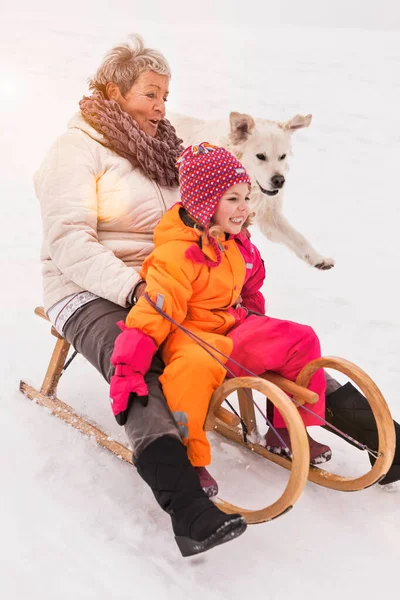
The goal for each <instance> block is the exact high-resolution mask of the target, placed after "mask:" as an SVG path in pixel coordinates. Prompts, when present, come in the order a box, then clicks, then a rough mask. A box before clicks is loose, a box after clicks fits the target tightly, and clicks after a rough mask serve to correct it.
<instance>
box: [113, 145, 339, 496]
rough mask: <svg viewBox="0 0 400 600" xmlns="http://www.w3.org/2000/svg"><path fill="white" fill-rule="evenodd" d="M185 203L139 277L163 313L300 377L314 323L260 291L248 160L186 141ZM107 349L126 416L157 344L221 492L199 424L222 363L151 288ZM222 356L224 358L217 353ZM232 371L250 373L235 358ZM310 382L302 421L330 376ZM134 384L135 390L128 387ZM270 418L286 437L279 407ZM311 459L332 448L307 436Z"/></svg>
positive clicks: (116, 402)
mask: <svg viewBox="0 0 400 600" xmlns="http://www.w3.org/2000/svg"><path fill="white" fill-rule="evenodd" d="M178 166H179V179H180V192H181V203H178V204H175V205H174V206H173V207H172V208H171V209H170V210H169V211H168V212H167V213H166V214H165V215H164V216H163V217H162V219H161V221H160V223H159V224H158V226H157V227H156V229H155V232H154V244H155V249H154V251H153V252H152V253H151V254H150V256H149V257H148V258H147V259H146V260H145V262H144V264H143V268H142V271H141V276H142V277H143V279H145V280H146V283H147V288H146V292H147V294H148V297H149V298H150V300H151V301H152V302H153V303H154V304H155V305H157V307H159V308H161V309H162V310H163V312H164V313H166V314H167V315H168V316H169V317H172V319H173V320H174V321H175V323H179V324H180V325H183V326H184V327H185V328H186V329H188V330H189V331H190V332H193V333H194V334H196V335H197V336H199V337H200V338H201V339H202V340H205V341H206V342H208V343H209V344H211V345H212V346H214V347H215V348H218V349H219V350H220V351H222V352H223V353H224V354H225V355H229V356H230V357H231V358H232V359H234V360H236V361H237V362H239V363H240V364H241V365H242V366H243V367H244V368H247V369H249V370H250V371H252V372H253V373H256V374H257V375H259V374H261V373H263V372H264V371H267V370H271V371H275V372H277V373H279V374H281V375H282V376H284V377H286V378H288V379H290V380H292V381H294V380H295V379H296V377H297V375H298V373H299V372H300V371H301V369H302V368H303V367H304V365H306V364H307V363H308V362H310V361H311V360H313V359H315V358H318V357H320V355H321V354H320V345H319V341H318V338H317V336H316V335H315V333H314V331H313V330H312V329H311V328H310V327H308V326H305V325H300V324H298V323H293V322H291V321H282V320H279V319H273V318H271V317H268V316H265V315H264V312H265V301H264V298H263V296H262V294H261V292H260V288H261V285H262V283H263V281H264V277H265V269H264V264H263V261H262V259H261V256H260V253H259V251H258V250H257V248H256V247H255V246H254V244H252V242H251V241H250V234H249V232H248V230H247V225H248V217H249V190H250V185H251V181H250V178H249V176H248V174H247V173H246V171H245V169H244V167H243V165H242V164H241V163H240V162H239V161H238V160H237V159H236V158H235V157H234V156H233V155H232V154H230V153H229V152H228V151H227V150H225V149H224V148H219V147H216V146H212V145H210V144H208V143H207V142H204V143H202V144H199V145H198V146H190V147H189V148H187V149H186V150H185V151H184V152H183V154H182V155H181V157H180V158H179V160H178ZM120 326H121V329H123V332H122V333H121V334H120V335H119V336H118V338H117V341H116V343H115V347H114V352H113V355H112V358H111V362H112V364H113V365H114V366H115V367H116V371H115V375H114V376H113V377H112V379H111V388H110V395H111V398H112V401H113V411H114V414H115V416H116V418H117V421H118V422H119V423H121V424H123V422H124V420H125V419H126V414H127V412H128V410H129V406H130V403H131V402H134V401H142V402H146V395H147V388H146V384H145V382H144V375H145V374H146V372H147V370H148V369H149V366H150V364H151V360H152V358H153V356H154V354H155V353H156V352H157V350H158V349H160V351H161V356H162V359H163V361H164V363H165V369H164V372H163V375H162V376H161V377H160V381H161V383H162V386H163V390H164V394H165V397H166V399H167V402H168V405H169V407H170V409H171V411H172V414H173V415H174V417H175V420H176V422H177V423H178V426H179V430H180V433H181V436H182V439H183V442H184V444H185V445H186V446H187V452H188V457H189V459H190V461H191V463H192V464H193V466H194V467H195V468H196V469H197V471H198V475H199V478H200V482H201V483H202V486H203V488H204V489H205V490H206V493H208V495H210V496H212V495H215V494H216V493H217V491H218V488H217V484H216V482H215V480H214V479H213V478H212V477H211V476H210V474H209V473H208V472H207V470H206V469H205V466H206V465H208V464H209V463H210V460H211V456H210V446H209V443H208V441H207V437H206V434H205V432H204V430H203V425H204V421H205V418H206V415H207V410H208V405H209V401H210V398H211V395H212V393H213V392H214V390H215V389H216V388H217V387H218V386H219V385H221V383H222V382H223V381H224V379H225V377H226V374H227V373H226V369H225V367H224V366H223V365H221V364H220V363H219V362H217V361H216V360H215V359H214V358H213V356H210V354H209V353H208V352H207V351H206V350H205V349H204V348H203V347H202V346H201V345H199V344H198V343H196V341H194V340H193V339H192V338H191V337H189V335H188V334H187V333H185V332H184V331H182V330H181V329H180V328H178V327H177V325H176V324H174V323H171V322H170V321H169V320H167V319H166V318H164V317H163V316H162V315H160V314H159V313H158V312H157V310H156V309H155V308H154V307H153V306H152V305H151V303H150V302H149V301H148V300H147V299H146V297H141V298H140V299H139V301H138V302H137V304H136V305H135V306H134V307H133V308H132V309H131V311H130V312H129V314H128V316H127V319H126V323H125V325H124V324H123V323H122V322H121V323H120ZM215 354H216V356H217V357H218V358H219V360H220V361H222V363H225V362H226V359H225V358H223V357H221V355H219V354H218V353H215ZM227 367H228V368H229V369H230V370H231V371H233V373H234V375H235V376H241V375H247V372H246V371H245V370H242V369H241V368H239V367H238V366H237V365H236V364H235V363H233V362H232V361H228V364H227ZM309 388H310V389H311V390H313V391H315V392H317V393H318V394H319V401H318V402H317V403H316V404H314V405H309V406H308V408H309V409H310V410H312V411H313V413H314V414H310V413H307V412H305V411H302V409H300V413H301V416H302V418H303V421H304V424H305V425H306V426H309V425H320V424H321V420H320V419H318V416H320V417H324V414H325V397H324V392H325V377H324V374H323V371H322V370H320V371H317V373H315V375H314V376H313V378H312V379H311V382H310V385H309ZM132 392H133V393H132ZM273 423H274V427H275V428H276V429H277V431H278V433H279V435H280V437H281V438H282V439H283V440H284V441H285V442H286V443H287V444H288V443H289V436H288V433H287V430H286V429H285V423H284V421H283V419H282V417H281V416H280V415H279V413H277V412H276V413H275V414H274V419H273ZM309 440H310V452H311V462H312V463H314V464H315V463H317V462H324V461H326V460H329V458H330V456H331V451H330V448H328V447H327V446H325V445H322V444H319V443H318V442H315V441H314V440H312V439H311V438H309ZM266 445H267V448H268V449H269V450H271V451H272V452H275V453H283V452H284V446H282V443H281V441H280V440H279V438H278V437H277V436H276V435H275V432H274V431H273V429H270V430H269V431H268V432H267V436H266Z"/></svg>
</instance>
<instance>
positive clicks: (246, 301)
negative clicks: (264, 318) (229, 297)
mask: <svg viewBox="0 0 400 600" xmlns="http://www.w3.org/2000/svg"><path fill="white" fill-rule="evenodd" d="M252 247H253V250H254V253H253V257H254V260H253V269H252V272H251V275H250V277H249V278H248V279H247V281H246V283H245V284H244V286H243V289H242V293H241V297H242V301H241V305H242V306H244V307H245V308H247V309H248V310H251V311H254V312H257V313H260V314H262V315H264V314H265V311H266V306H265V298H264V296H263V294H262V293H261V291H260V290H261V287H262V285H263V283H264V279H265V275H266V271H265V266H264V261H263V259H262V258H261V254H260V252H259V250H258V248H257V247H256V246H254V244H252Z"/></svg>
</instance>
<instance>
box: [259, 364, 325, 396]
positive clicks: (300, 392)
mask: <svg viewBox="0 0 400 600" xmlns="http://www.w3.org/2000/svg"><path fill="white" fill-rule="evenodd" d="M260 377H262V379H266V381H270V382H271V383H274V384H275V385H277V386H278V387H279V388H281V390H283V391H284V392H286V393H287V394H291V395H292V396H293V398H294V399H295V400H297V402H299V404H304V403H305V402H307V404H316V403H317V402H318V400H319V396H318V394H317V393H316V392H312V391H311V390H308V389H307V388H306V387H302V386H301V385H298V384H297V383H295V382H294V381H290V380H289V379H285V377H282V376H281V375H278V373H273V372H272V371H267V372H266V373H263V374H262V375H260Z"/></svg>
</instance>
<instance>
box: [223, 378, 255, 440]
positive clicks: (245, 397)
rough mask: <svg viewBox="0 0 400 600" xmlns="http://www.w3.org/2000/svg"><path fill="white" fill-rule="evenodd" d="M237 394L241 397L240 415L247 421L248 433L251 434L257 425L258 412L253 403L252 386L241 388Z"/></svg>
mask: <svg viewBox="0 0 400 600" xmlns="http://www.w3.org/2000/svg"><path fill="white" fill-rule="evenodd" d="M237 395H238V399H239V408H240V415H241V417H242V419H243V421H244V422H245V423H246V427H247V433H248V434H249V435H251V434H252V433H253V431H254V430H255V428H256V426H257V423H256V413H255V411H254V404H253V392H252V390H251V389H250V388H246V389H245V388H239V389H238V391H237ZM217 416H218V415H217Z"/></svg>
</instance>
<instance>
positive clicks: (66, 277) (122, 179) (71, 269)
mask: <svg viewBox="0 0 400 600" xmlns="http://www.w3.org/2000/svg"><path fill="white" fill-rule="evenodd" d="M102 139H103V138H102V135H101V134H99V133H98V132H97V131H96V130H95V129H93V127H91V126H90V125H89V124H88V123H86V121H85V120H84V119H83V117H82V116H81V114H80V113H77V114H76V115H75V116H74V117H73V118H72V120H71V121H70V122H69V124H68V130H67V132H66V133H64V134H62V135H61V136H60V137H59V138H58V139H57V140H56V142H55V143H54V145H53V146H52V147H51V149H50V150H49V152H48V154H47V156H46V158H45V160H44V162H43V164H42V166H41V167H40V169H39V171H38V172H37V173H36V174H35V177H34V182H35V189H36V194H37V196H38V198H39V200H40V204H41V210H42V218H43V236H44V237H43V246H42V252H41V260H42V262H43V285H44V305H45V309H46V310H47V309H49V308H50V307H51V306H52V305H53V304H55V303H56V302H58V301H59V300H61V299H62V298H65V297H66V296H68V295H70V294H73V293H75V292H81V291H82V290H87V291H89V292H93V293H94V294H96V295H97V296H100V297H102V298H106V299H107V300H111V301H112V302H115V303H116V304H119V305H121V306H126V300H127V296H128V295H129V293H130V292H131V291H132V289H133V287H134V286H135V284H136V283H137V282H138V281H139V275H138V271H139V270H140V267H141V265H142V262H143V260H144V259H145V258H146V257H147V256H148V255H149V254H150V252H151V251H152V250H153V231H154V227H155V226H156V225H157V223H158V221H159V220H160V218H161V216H162V215H163V214H164V212H165V211H166V210H167V209H168V208H170V207H171V206H172V205H173V204H174V203H175V202H178V201H179V191H178V188H177V187H176V188H166V187H161V186H159V185H158V184H157V183H156V182H155V181H153V180H151V179H149V178H148V177H147V176H146V175H145V174H144V173H143V171H142V170H141V169H140V168H134V167H133V166H132V165H131V163H130V162H129V161H128V160H127V159H125V158H122V157H121V156H118V155H117V154H116V153H115V152H113V151H112V150H109V149H107V148H105V147H104V146H103V145H102V143H101V141H102Z"/></svg>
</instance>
